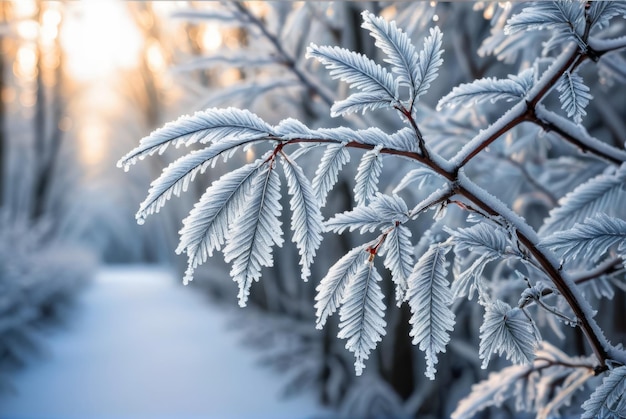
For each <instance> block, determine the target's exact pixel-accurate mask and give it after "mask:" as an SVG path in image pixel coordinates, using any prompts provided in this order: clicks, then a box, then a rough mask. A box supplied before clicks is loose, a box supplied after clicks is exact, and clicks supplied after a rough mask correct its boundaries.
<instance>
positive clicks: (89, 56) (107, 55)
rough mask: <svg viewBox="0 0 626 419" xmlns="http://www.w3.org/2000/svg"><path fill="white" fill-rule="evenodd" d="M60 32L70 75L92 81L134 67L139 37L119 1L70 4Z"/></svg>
mask: <svg viewBox="0 0 626 419" xmlns="http://www.w3.org/2000/svg"><path fill="white" fill-rule="evenodd" d="M69 6H71V11H70V13H68V14H67V17H66V21H65V23H64V25H63V28H62V31H61V42H62V45H63V49H64V50H65V52H66V54H67V60H68V62H67V67H68V71H69V73H70V75H71V76H72V77H74V78H75V79H78V80H83V81H85V80H94V79H98V78H102V77H106V76H110V75H112V74H114V73H115V72H116V71H117V70H119V69H124V68H132V67H134V66H136V65H137V63H138V57H139V52H140V49H141V34H140V33H139V30H138V29H137V28H136V26H135V25H134V24H133V22H132V20H131V18H130V16H129V15H128V13H127V12H126V10H125V9H124V7H125V5H124V4H123V3H122V2H121V1H119V0H109V1H93V2H76V3H69Z"/></svg>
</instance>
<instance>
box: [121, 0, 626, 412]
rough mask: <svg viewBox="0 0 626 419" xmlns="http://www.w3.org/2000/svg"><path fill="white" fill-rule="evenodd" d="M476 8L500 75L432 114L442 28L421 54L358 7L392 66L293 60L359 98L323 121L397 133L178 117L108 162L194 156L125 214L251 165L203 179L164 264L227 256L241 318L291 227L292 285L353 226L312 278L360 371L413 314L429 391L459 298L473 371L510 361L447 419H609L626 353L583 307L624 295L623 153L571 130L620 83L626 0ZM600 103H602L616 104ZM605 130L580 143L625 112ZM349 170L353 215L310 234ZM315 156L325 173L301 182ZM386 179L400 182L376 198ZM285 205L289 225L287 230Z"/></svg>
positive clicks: (325, 314)
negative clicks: (372, 119) (402, 311)
mask: <svg viewBox="0 0 626 419" xmlns="http://www.w3.org/2000/svg"><path fill="white" fill-rule="evenodd" d="M487 8H488V10H489V14H491V15H492V16H491V22H492V33H491V36H490V37H489V38H488V39H487V40H485V42H484V43H483V44H482V46H481V48H480V51H479V52H480V53H481V54H495V55H496V56H497V58H498V59H502V60H504V61H505V62H506V63H510V64H511V65H513V64H516V66H515V67H514V68H511V71H510V74H509V75H507V74H497V75H493V76H489V77H480V78H478V79H476V80H473V81H470V82H468V83H462V84H460V85H458V86H457V87H454V88H453V89H451V90H450V91H449V93H448V94H445V95H444V96H443V97H442V98H441V99H440V100H439V102H438V105H437V109H438V110H439V111H440V113H439V114H434V113H433V112H430V110H429V109H428V107H427V106H423V105H422V104H421V103H420V99H422V97H423V96H424V97H425V95H426V93H427V92H428V90H429V88H430V87H431V85H433V86H434V85H435V84H436V83H437V81H436V78H437V76H438V74H440V73H445V72H446V70H447V69H446V66H445V65H443V66H442V63H443V60H442V54H443V48H442V43H443V38H444V34H443V33H442V32H441V31H440V30H439V29H438V28H437V27H436V26H435V27H433V28H432V29H430V31H429V33H428V34H427V36H426V37H425V38H424V41H423V44H422V45H421V46H420V47H416V46H415V45H414V43H413V40H412V39H411V37H410V36H408V35H407V32H404V31H403V30H402V29H400V28H399V27H398V25H397V24H396V23H395V22H393V21H387V20H385V19H383V18H381V17H377V16H376V15H375V14H372V13H369V12H364V13H363V15H362V18H363V25H362V26H363V28H365V29H366V30H367V31H369V33H370V34H371V35H372V36H373V38H374V39H375V45H376V46H377V47H378V48H379V49H380V50H381V51H382V52H384V54H385V55H386V57H385V58H384V65H382V64H381V63H379V62H376V61H374V60H372V59H370V58H368V57H367V56H366V55H364V54H360V53H356V52H353V51H351V50H348V49H345V48H340V47H333V46H318V45H316V44H311V45H310V46H309V47H308V48H307V53H306V55H307V56H308V57H309V58H312V59H314V60H315V61H317V62H319V63H321V64H322V65H323V66H324V67H326V69H327V70H329V72H328V74H329V75H330V77H331V78H334V79H339V80H341V81H342V82H344V83H346V84H347V85H348V86H349V87H350V88H352V89H353V91H352V93H351V94H350V95H348V96H347V97H346V98H344V99H342V100H339V101H335V103H334V104H333V105H332V107H331V115H333V116H336V117H339V116H345V115H347V114H352V113H358V112H362V113H365V112H366V111H368V112H369V111H372V110H378V109H388V110H389V112H390V113H392V114H394V113H395V114H396V115H397V116H398V117H399V119H400V121H401V122H402V124H403V126H402V127H401V128H399V129H397V130H394V131H393V132H388V131H386V130H383V129H381V127H379V126H370V127H366V128H362V129H354V128H352V127H346V126H339V127H333V128H312V127H309V126H307V125H306V124H304V123H302V122H301V121H299V120H296V119H291V118H287V119H283V120H282V121H279V122H277V123H272V124H270V123H268V122H266V121H265V120H263V119H261V118H260V117H259V116H257V115H256V114H254V113H252V112H250V111H247V110H240V109H236V108H226V109H217V108H210V109H207V110H205V111H201V112H197V113H196V114H194V115H191V116H183V117H181V118H179V119H178V120H177V121H174V122H171V123H169V124H167V125H165V126H164V127H163V128H161V129H159V130H157V131H155V132H153V133H152V134H151V135H149V136H147V137H145V138H143V139H142V140H141V142H140V145H139V146H138V147H137V148H136V149H134V150H132V151H131V152H129V153H128V154H127V155H126V156H124V157H123V158H122V159H121V160H120V166H124V167H125V168H128V167H129V166H131V165H132V164H134V163H135V162H136V161H137V160H139V159H142V158H144V157H145V156H148V155H151V154H154V153H156V152H162V151H163V150H165V149H166V148H167V147H168V146H169V145H175V146H178V145H185V146H196V145H201V146H202V145H204V147H203V148H202V147H200V148H198V149H196V150H194V151H192V152H190V153H189V154H188V155H186V156H184V157H182V158H181V159H179V160H177V161H176V162H174V163H172V164H171V165H170V166H169V167H168V168H166V169H165V170H164V172H163V174H162V175H161V176H160V177H159V178H158V179H157V180H155V181H154V182H153V184H152V187H151V188H150V191H149V194H148V197H147V198H146V200H145V201H144V202H143V203H142V204H141V206H140V209H139V212H138V213H137V219H138V221H140V222H142V221H143V220H144V219H145V218H146V217H147V216H148V215H150V214H153V213H155V212H158V211H159V209H160V208H161V207H162V206H163V205H164V204H165V203H166V201H167V200H168V199H169V198H170V197H171V196H172V194H174V195H179V194H180V193H181V192H182V191H184V190H186V189H187V187H188V185H189V183H190V182H191V181H193V180H194V178H195V177H196V176H197V175H198V174H201V173H203V172H205V170H206V169H208V168H212V167H214V166H215V165H216V164H217V163H218V161H219V160H221V159H224V160H228V159H229V158H231V157H232V156H233V155H235V154H236V153H237V151H243V152H244V153H246V154H247V155H248V156H250V155H252V156H255V157H256V160H254V159H250V161H248V162H247V163H245V164H242V165H241V166H240V167H238V168H237V169H235V170H232V171H230V172H227V173H226V174H224V175H223V176H221V177H220V178H219V179H218V180H216V181H215V182H213V183H212V184H211V186H209V187H208V188H207V190H206V192H205V193H204V195H203V196H202V197H201V198H200V200H199V202H198V203H197V204H196V206H195V207H194V209H193V210H192V211H191V213H190V215H189V216H188V218H187V219H186V220H185V221H184V227H183V229H182V230H181V241H180V245H179V248H178V252H179V253H186V255H187V257H188V261H189V263H188V269H187V272H186V274H185V282H187V281H188V280H190V279H192V278H193V274H194V270H195V269H196V268H197V266H198V265H200V264H202V263H204V262H205V261H206V260H207V258H208V257H210V256H212V255H213V253H214V252H215V251H222V252H223V253H224V256H225V259H226V262H229V263H232V269H231V272H230V274H231V276H232V278H233V279H234V280H235V282H236V283H237V284H238V286H239V295H238V297H239V302H240V305H245V304H246V302H247V301H248V297H249V294H250V288H251V286H252V283H253V282H256V281H258V280H259V279H260V277H261V274H262V270H263V268H269V267H272V266H273V265H274V253H273V250H274V248H275V247H281V246H283V244H284V242H285V238H284V237H283V230H284V229H285V230H287V228H286V226H287V225H289V227H290V230H291V239H292V241H293V242H294V244H295V247H296V248H297V249H298V253H299V258H300V262H299V264H300V268H301V273H300V276H301V277H302V279H304V280H305V281H306V280H307V279H309V278H311V277H312V275H311V266H312V264H313V261H314V260H315V258H316V255H317V253H318V252H319V251H320V246H321V242H322V234H323V233H330V232H332V233H337V234H342V233H344V232H346V231H359V232H360V233H361V234H362V235H363V238H362V242H361V243H360V244H358V245H357V246H355V247H354V248H353V249H352V250H349V251H348V252H347V253H346V254H345V255H343V256H342V257H340V258H338V260H337V262H336V263H335V264H334V265H333V266H332V267H331V268H330V269H329V270H328V273H327V274H326V276H324V277H323V278H322V279H321V280H320V281H319V282H317V280H318V278H314V279H315V282H316V284H317V291H318V292H317V295H316V297H315V300H316V302H315V309H316V315H317V327H318V328H322V327H323V326H324V325H325V323H326V322H327V320H328V318H329V317H330V316H331V315H333V314H334V313H335V312H337V311H338V317H339V334H338V337H339V338H340V339H345V340H346V344H345V345H346V348H347V349H348V350H349V351H350V352H353V354H354V356H355V363H354V366H355V370H356V373H357V375H360V374H361V373H362V372H363V369H364V368H365V361H366V360H368V358H369V356H370V354H371V352H372V350H374V349H375V348H376V346H377V345H378V343H379V342H380V341H381V340H382V339H383V336H384V335H385V334H386V333H387V322H386V320H385V318H386V314H385V312H386V310H387V305H389V304H388V303H389V302H390V301H393V300H395V302H396V303H397V305H399V306H401V305H403V304H404V303H406V305H407V306H408V307H409V309H410V312H411V316H410V319H409V324H410V336H411V337H412V338H413V343H414V344H415V345H416V346H417V347H418V348H419V350H420V351H422V352H423V353H424V358H425V371H424V374H425V376H426V377H428V378H429V379H435V377H436V373H437V368H439V365H438V362H439V357H440V356H442V354H443V353H444V352H446V349H447V347H448V345H450V346H452V347H454V346H453V345H454V341H452V342H450V339H451V336H452V333H453V330H454V328H455V326H456V325H457V324H458V323H460V322H463V321H464V320H465V319H464V315H466V314H467V313H468V311H470V309H467V308H466V309H465V310H459V309H458V308H459V307H462V306H463V307H466V306H467V304H468V303H467V302H466V300H469V301H470V302H471V303H472V307H473V308H477V309H479V310H480V311H482V321H481V324H479V325H475V328H474V329H473V330H469V332H468V333H470V335H473V337H474V340H477V341H478V345H477V346H478V348H476V350H475V359H476V360H478V359H480V360H481V364H482V365H481V367H482V368H483V369H487V368H489V366H490V363H491V364H492V365H493V363H494V361H492V358H493V356H494V355H496V354H497V355H504V357H505V358H506V360H509V361H511V362H512V363H513V365H511V366H503V365H504V364H503V363H500V361H496V362H498V367H497V368H495V370H496V371H495V372H492V373H491V375H489V377H488V378H487V379H486V380H484V381H481V382H480V383H478V384H476V385H475V386H474V387H473V388H472V391H471V393H470V395H469V396H467V397H466V398H465V399H463V400H462V401H461V402H460V403H459V405H458V407H457V409H456V410H455V411H454V412H453V417H471V416H473V415H474V414H475V413H477V412H479V411H480V410H483V409H485V408H486V407H489V406H501V405H502V404H503V403H504V402H507V401H509V400H512V401H514V407H515V408H516V409H517V410H519V411H531V412H536V413H537V415H538V416H539V417H548V416H554V415H557V414H558V413H559V411H560V409H561V411H564V409H570V412H579V413H580V412H581V410H580V408H581V407H582V411H583V412H584V413H583V415H584V417H597V416H601V417H606V416H623V415H624V414H626V407H625V406H626V398H625V397H624V382H626V381H625V380H624V377H625V376H626V372H625V371H626V353H625V352H624V351H623V350H622V347H621V344H612V343H610V342H609V341H608V339H607V338H606V337H605V334H604V331H603V329H602V328H601V327H600V325H599V324H598V321H597V320H596V313H595V311H594V309H593V308H592V306H591V304H590V301H593V299H592V298H591V297H594V296H600V297H609V298H610V297H612V296H613V294H614V287H615V286H623V276H624V260H625V259H624V258H625V256H626V245H625V244H624V243H625V242H624V237H625V235H626V222H625V221H624V219H625V217H626V214H624V210H623V208H624V201H625V199H626V195H625V194H624V188H623V185H624V179H625V175H624V174H625V173H626V168H625V167H626V166H625V165H624V162H625V161H626V152H625V151H624V149H623V138H622V141H618V142H617V143H616V144H611V142H610V141H608V140H604V141H603V140H600V139H598V138H596V137H595V136H592V135H591V134H590V133H589V131H590V130H588V129H587V128H586V127H585V126H583V125H582V123H583V121H584V118H585V116H586V115H587V109H588V106H590V104H591V103H592V99H593V96H592V95H598V96H601V95H602V93H603V92H602V91H601V90H599V89H598V90H597V91H592V90H591V89H590V88H589V87H588V86H587V84H586V80H587V79H588V78H590V77H596V78H598V77H600V79H603V80H607V81H611V82H613V83H617V82H620V81H623V79H624V76H625V74H624V73H625V71H624V66H623V65H620V63H621V64H623V63H624V58H623V56H622V55H621V52H622V51H623V50H625V49H626V35H624V28H625V25H624V18H626V5H625V4H624V3H621V2H611V1H601V2H591V1H590V2H579V1H557V2H547V1H541V2H536V3H523V4H516V5H514V6H511V5H510V4H509V5H500V4H495V3H494V4H489V5H488V6H487ZM485 13H486V14H487V11H485ZM539 47H540V48H539ZM594 64H596V65H595V66H594ZM468 67H471V66H468ZM593 67H595V69H597V72H592V71H589V70H590V68H593ZM588 71H589V74H588V73H587V72H588ZM322 82H327V79H322ZM318 96H320V97H321V95H318ZM605 96H606V97H605V99H604V102H602V101H601V100H600V102H601V103H609V104H610V103H611V102H612V101H614V100H616V99H615V98H614V97H611V96H610V95H605ZM495 102H498V105H499V106H498V107H495V106H493V105H492V104H493V103H495ZM616 103H617V104H619V103H622V108H623V101H622V102H619V100H618V101H617V102H616ZM600 106H602V105H600ZM502 107H506V109H505V110H504V111H503V110H502ZM609 108H610V106H609ZM623 111H624V110H623V109H618V110H617V114H618V115H619V113H620V112H622V113H623ZM614 112H615V111H614ZM596 120H597V119H596ZM602 123H603V124H604V125H606V126H607V130H602V129H595V130H594V132H598V133H599V134H602V135H607V134H606V131H609V134H608V136H609V137H611V136H614V137H617V138H618V139H619V138H621V137H620V135H621V136H622V137H623V133H620V132H619V130H615V129H614V126H618V127H619V126H621V125H620V121H619V118H615V117H613V118H611V117H608V118H607V119H605V120H602ZM622 125H623V123H622ZM382 128H385V127H384V126H383V127H382ZM615 131H617V134H614V132H615ZM572 145H573V146H574V147H571V146H572ZM579 151H582V152H584V156H581V155H580V153H579ZM319 153H321V157H319V158H318V156H319ZM354 158H358V159H359V164H358V168H357V170H356V176H355V179H354V189H353V192H354V201H355V202H354V206H353V208H351V209H349V210H348V211H344V212H340V213H336V214H334V215H333V216H331V217H330V218H328V219H327V220H325V221H324V217H323V216H322V207H324V205H325V204H326V201H327V196H328V193H329V192H330V191H331V190H332V189H333V187H334V186H335V184H336V182H337V179H338V174H339V173H340V172H341V170H342V169H343V168H344V166H345V165H346V163H347V162H348V161H349V160H350V159H354ZM313 159H315V161H316V162H319V164H318V165H317V167H316V168H312V169H311V168H310V166H309V164H310V162H311V161H312V160H313ZM389 166H391V167H392V169H391V170H392V171H394V172H396V173H394V174H397V171H399V170H401V171H402V172H403V173H402V175H403V177H398V178H397V181H396V182H395V185H384V188H383V187H381V184H380V183H381V182H380V180H381V175H382V173H384V171H385V169H386V168H387V167H389ZM387 170H389V169H387ZM581 170H584V172H585V173H584V174H581V173H580V171H581ZM587 173H590V174H587ZM281 179H284V180H281ZM283 182H285V183H286V187H284V186H282V185H281V184H282V183H283ZM281 187H282V191H284V193H285V194H286V195H287V196H288V197H289V200H288V203H287V204H286V205H285V203H283V201H282V199H281V198H282V196H283V195H282V193H281ZM286 206H289V208H290V213H291V220H290V221H289V222H288V223H285V222H283V221H282V218H281V214H282V213H283V212H284V208H283V207H286ZM429 210H434V212H432V213H431V212H429ZM429 215H430V216H429ZM527 220H528V221H527ZM425 226H426V228H424V227H425ZM383 268H386V269H387V270H388V271H389V272H390V273H391V281H392V282H393V287H392V288H393V291H392V292H391V294H392V295H389V293H386V292H384V290H386V289H387V288H389V287H388V286H387V285H388V284H386V283H385V281H384V278H383V276H382V275H381V271H383ZM405 307H406V306H405ZM572 330H573V331H574V332H572ZM607 330H608V328H607ZM576 331H578V332H580V333H581V334H582V336H584V339H585V340H586V342H587V344H588V345H589V347H590V349H591V354H590V355H586V356H581V355H580V354H579V353H577V351H576V350H572V348H567V350H568V352H573V353H567V352H565V351H562V350H561V349H559V348H557V346H561V345H560V344H561V341H560V340H559V337H560V336H564V335H565V334H566V333H576ZM563 346H568V345H563ZM459 350H460V351H464V352H465V353H467V347H464V349H459ZM601 377H602V378H601ZM379 387H380V388H384V386H382V387H381V386H376V388H379ZM583 389H586V391H579V390H583ZM383 393H386V391H381V393H380V394H383ZM386 399H387V400H390V399H391V398H389V397H387V398H386ZM409 402H411V403H416V402H414V401H412V400H411V399H409V400H408V401H407V404H409ZM573 402H574V404H573V406H572V407H567V406H569V405H570V404H572V403H573ZM410 413H415V410H413V411H411V412H410ZM394 414H395V412H394Z"/></svg>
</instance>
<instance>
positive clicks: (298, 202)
mask: <svg viewBox="0 0 626 419" xmlns="http://www.w3.org/2000/svg"><path fill="white" fill-rule="evenodd" d="M282 163H283V169H284V171H285V177H286V178H287V187H288V188H289V189H288V192H289V195H291V201H290V202H289V204H290V206H291V212H292V216H291V230H292V231H293V241H294V242H295V243H296V246H297V247H298V250H299V251H300V265H301V266H302V279H304V280H305V281H306V280H307V278H308V277H309V275H310V274H311V271H310V266H311V263H312V262H313V258H314V257H315V253H316V252H317V249H318V247H319V246H320V243H321V242H322V229H323V226H322V213H321V212H320V208H319V202H318V200H317V198H316V197H315V193H314V192H313V187H312V186H311V183H310V182H309V179H308V178H307V177H306V176H305V175H304V172H303V171H302V168H301V167H300V166H298V165H296V164H295V163H293V162H291V161H290V160H288V159H287V158H283V159H282Z"/></svg>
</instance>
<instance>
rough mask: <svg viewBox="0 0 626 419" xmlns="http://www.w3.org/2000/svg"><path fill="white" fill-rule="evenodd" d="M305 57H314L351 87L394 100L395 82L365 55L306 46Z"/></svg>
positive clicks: (334, 76)
mask: <svg viewBox="0 0 626 419" xmlns="http://www.w3.org/2000/svg"><path fill="white" fill-rule="evenodd" d="M306 56H307V58H315V59H317V60H318V61H320V62H321V63H322V64H324V65H325V66H326V68H327V69H329V70H330V75H331V76H332V77H333V78H338V79H340V80H342V81H344V82H346V83H348V84H349V85H350V87H352V88H356V89H359V90H362V91H364V92H379V93H381V95H384V96H386V97H387V99H388V100H389V103H394V102H395V101H396V90H397V83H396V81H395V80H394V79H393V76H392V75H391V74H390V73H389V72H388V71H387V70H386V69H384V68H383V67H381V66H380V65H378V64H376V63H375V62H374V61H372V60H370V59H369V58H367V57H366V56H364V55H362V54H359V53H357V52H353V51H349V50H347V49H344V48H339V47H329V46H321V47H320V46H317V45H315V44H311V46H309V47H308V48H307V54H306Z"/></svg>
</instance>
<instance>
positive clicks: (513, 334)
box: [479, 300, 537, 369]
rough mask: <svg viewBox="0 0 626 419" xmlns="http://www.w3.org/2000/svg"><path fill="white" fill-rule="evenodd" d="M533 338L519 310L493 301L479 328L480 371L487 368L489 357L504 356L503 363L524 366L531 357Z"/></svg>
mask: <svg viewBox="0 0 626 419" xmlns="http://www.w3.org/2000/svg"><path fill="white" fill-rule="evenodd" d="M536 347H537V337H536V336H535V332H534V330H533V326H532V324H531V323H530V321H529V320H528V319H527V318H526V317H525V316H524V313H523V312H522V310H520V309H519V308H517V307H515V308H511V306H509V305H508V304H507V303H505V302H503V301H500V300H496V301H494V302H493V303H491V304H489V305H487V307H486V309H485V318H484V321H483V324H482V325H481V326H480V350H479V356H480V358H481V359H482V360H483V363H482V366H481V367H482V368H483V369H485V368H487V365H488V364H489V359H490V358H491V355H492V354H494V353H497V354H499V355H502V354H503V353H506V359H510V360H511V361H513V362H514V363H516V364H527V363H529V362H532V360H533V358H534V357H535V355H534V352H535V348H536Z"/></svg>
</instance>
